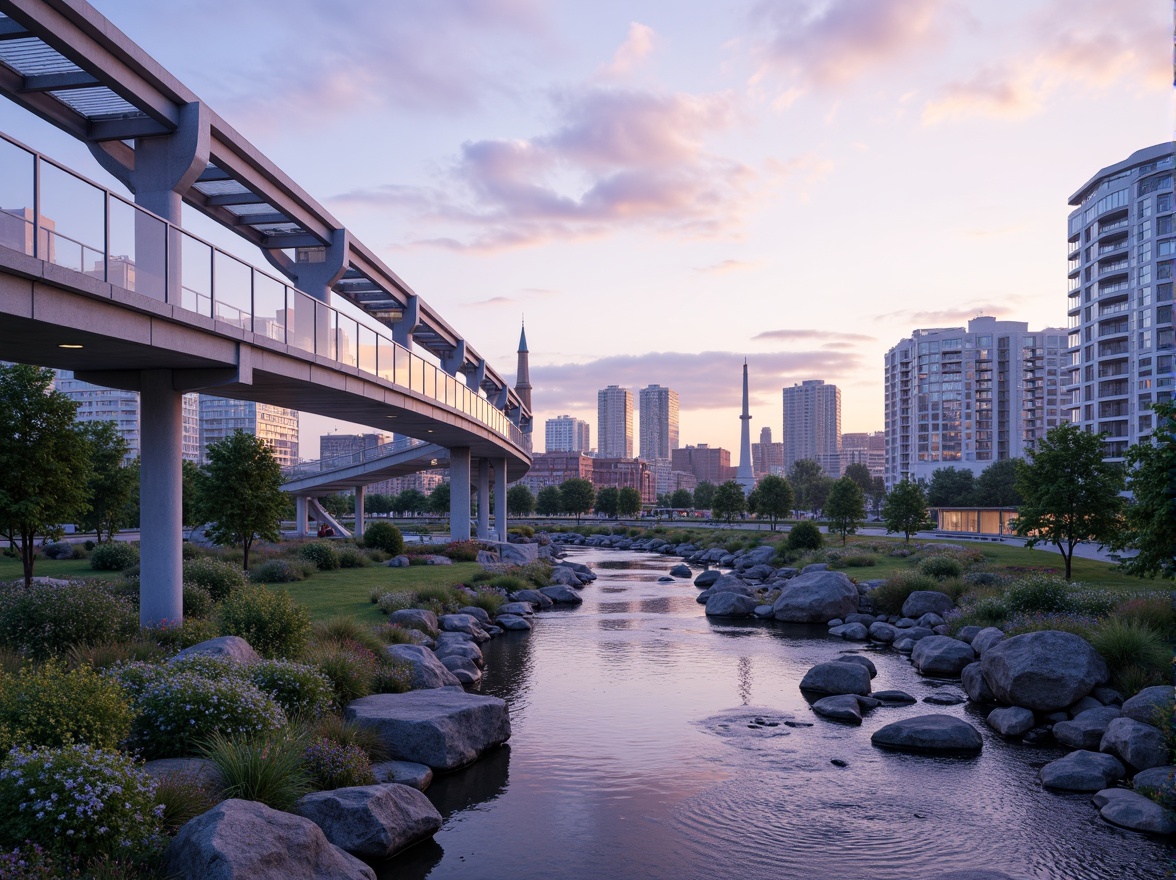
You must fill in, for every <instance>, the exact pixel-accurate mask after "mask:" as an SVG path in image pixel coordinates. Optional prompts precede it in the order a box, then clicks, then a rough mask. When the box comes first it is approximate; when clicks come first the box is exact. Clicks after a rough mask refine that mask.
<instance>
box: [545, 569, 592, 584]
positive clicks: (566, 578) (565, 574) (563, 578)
mask: <svg viewBox="0 0 1176 880" xmlns="http://www.w3.org/2000/svg"><path fill="white" fill-rule="evenodd" d="M561 585H562V586H565V587H582V586H584V582H583V581H582V580H580V576H579V575H577V574H576V573H575V572H574V571H572V570H571V569H570V568H565V567H564V566H562V565H561V566H557V567H556V568H553V569H552V570H551V586H561Z"/></svg>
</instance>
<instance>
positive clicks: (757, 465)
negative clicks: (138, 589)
mask: <svg viewBox="0 0 1176 880" xmlns="http://www.w3.org/2000/svg"><path fill="white" fill-rule="evenodd" d="M751 467H752V471H753V473H754V474H755V478H756V479H757V480H759V479H761V478H763V477H766V476H768V474H775V475H776V476H779V477H782V476H784V473H785V471H784V444H783V443H773V442H772V429H771V428H769V427H766V426H765V427H763V428H760V440H759V443H752V444H751Z"/></svg>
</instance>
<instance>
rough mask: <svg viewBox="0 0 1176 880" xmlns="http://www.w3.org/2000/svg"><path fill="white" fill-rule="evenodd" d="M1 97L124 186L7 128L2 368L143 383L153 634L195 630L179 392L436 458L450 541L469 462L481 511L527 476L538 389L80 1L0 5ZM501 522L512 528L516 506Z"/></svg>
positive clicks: (459, 526) (0, 190)
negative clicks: (442, 461)
mask: <svg viewBox="0 0 1176 880" xmlns="http://www.w3.org/2000/svg"><path fill="white" fill-rule="evenodd" d="M0 94H2V95H3V96H4V97H7V98H9V99H10V100H12V101H13V102H15V103H16V104H18V105H19V106H21V107H23V108H25V109H27V110H28V111H30V112H32V113H35V114H37V115H38V116H40V117H42V118H43V119H46V120H48V121H49V122H51V123H52V124H54V125H56V126H58V127H59V128H61V129H62V130H64V131H66V132H68V133H70V134H72V135H73V136H75V137H77V138H78V139H79V140H82V141H84V142H85V143H86V144H87V145H88V147H89V149H90V151H91V153H92V154H93V155H94V157H95V159H96V160H97V161H98V162H99V163H100V164H101V165H102V167H104V168H105V169H106V170H107V171H109V172H110V173H111V174H113V175H114V176H115V177H116V179H118V180H119V181H120V182H122V183H123V184H125V185H126V187H127V189H128V190H129V191H130V192H131V193H132V194H133V200H130V199H127V198H124V197H123V196H122V195H120V194H118V193H116V192H113V191H110V190H108V189H106V188H104V187H102V186H100V185H98V184H96V183H94V182H93V181H90V180H88V179H87V178H86V177H84V176H83V175H82V174H80V173H78V172H76V171H74V170H72V169H69V168H66V167H65V166H63V165H61V164H58V163H57V162H54V161H53V160H52V159H50V158H49V157H47V156H43V155H40V154H39V153H37V152H36V151H34V150H31V149H29V148H27V147H25V146H23V145H21V144H19V143H17V142H16V141H14V140H12V139H10V138H7V137H5V136H3V135H2V134H0V358H2V359H5V360H11V361H17V362H23V363H31V364H39V365H43V366H49V367H55V368H59V369H69V370H73V371H75V373H77V375H78V378H80V379H83V380H85V381H90V382H94V383H97V384H100V385H106V386H109V387H118V388H126V389H131V390H136V391H139V392H140V420H141V425H140V435H141V448H142V471H141V473H142V485H141V497H142V534H141V538H142V583H143V585H144V586H143V595H142V597H141V598H142V602H141V616H142V619H143V621H144V622H145V623H149V622H155V621H159V620H162V619H170V620H177V619H180V618H181V617H182V604H181V596H182V592H181V574H182V571H181V555H180V545H181V541H182V527H181V523H180V506H179V505H180V496H181V492H180V450H181V438H182V426H181V403H180V401H181V396H182V394H183V393H185V392H189V391H200V390H208V391H211V392H213V393H216V394H218V395H222V396H226V397H233V398H238V399H242V400H252V401H256V402H260V403H269V404H275V405H278V406H285V407H291V408H293V409H298V410H302V411H307V412H313V413H317V414H320V415H324V416H330V417H335V418H339V419H344V420H347V421H351V422H358V423H361V424H365V425H369V426H372V427H373V428H376V429H377V430H384V431H392V432H395V433H396V434H398V435H401V436H405V437H410V438H415V439H416V440H417V441H419V442H421V443H423V444H430V445H434V446H436V447H437V448H438V449H440V450H443V451H444V454H445V456H446V457H447V458H448V460H449V464H450V469H451V474H452V497H453V515H452V516H451V523H452V530H453V533H454V537H468V535H469V530H470V517H469V509H470V505H469V501H470V484H471V479H472V466H473V463H474V462H475V461H476V462H477V464H478V477H477V480H478V492H479V495H480V497H481V498H483V499H484V500H488V496H489V484H490V475H491V473H493V478H494V481H495V483H500V484H502V485H505V484H506V482H508V481H513V480H517V479H518V478H519V477H521V476H522V475H523V474H524V473H526V471H527V469H528V468H529V467H530V461H531V457H530V436H529V432H530V428H531V414H530V412H529V411H528V407H527V405H526V400H525V398H524V397H522V396H520V394H519V392H518V391H516V389H514V388H511V387H510V386H509V385H508V384H507V382H506V381H505V380H504V379H503V378H502V376H501V375H500V374H499V373H498V372H497V371H496V370H494V369H493V367H492V366H491V365H489V364H487V362H486V361H485V359H484V358H483V357H482V356H481V355H479V354H478V352H477V350H476V349H475V348H474V346H473V344H472V343H470V342H468V341H467V340H466V339H465V338H464V337H463V336H461V335H460V334H459V333H458V332H457V331H456V330H455V329H454V328H453V327H452V326H451V325H450V324H449V323H448V322H447V321H445V320H444V319H443V318H442V317H441V316H440V315H439V314H438V313H437V312H436V311H435V310H434V309H433V308H432V307H430V306H429V305H428V303H426V302H425V301H424V299H423V298H422V297H420V296H419V295H418V294H416V293H415V292H414V291H413V290H411V288H409V287H408V285H407V284H405V283H404V282H403V281H402V280H401V279H400V278H399V277H397V276H396V275H395V273H393V272H392V270H391V269H390V268H388V267H387V266H385V265H384V264H383V262H382V261H381V260H380V259H379V258H378V257H377V256H376V255H375V254H374V252H372V251H371V250H370V249H369V248H367V247H366V246H364V245H363V244H362V243H361V242H359V241H358V240H357V239H355V238H354V236H352V235H351V234H350V232H349V231H348V230H347V228H346V227H344V226H343V225H342V224H341V223H339V221H337V220H336V219H335V218H334V217H333V216H331V214H330V213H329V212H327V210H326V209H325V208H324V207H323V206H322V205H321V204H319V203H318V202H317V201H315V200H314V198H313V197H311V196H310V195H309V194H307V193H306V192H304V191H303V190H302V189H301V188H300V187H299V186H298V185H297V184H296V183H295V182H294V181H293V180H291V179H290V178H289V177H288V176H287V175H286V174H285V173H283V172H282V171H281V170H280V169H278V168H277V167H276V166H275V165H274V164H273V163H272V162H271V161H270V160H269V159H268V158H267V157H266V156H264V155H263V154H262V153H261V152H260V151H259V150H258V149H257V148H256V147H255V146H254V145H252V144H251V143H249V142H248V141H246V140H245V139H244V138H243V137H242V136H241V135H239V134H238V133H237V132H236V131H234V130H233V128H232V127H231V126H229V125H228V124H227V123H226V122H225V121H224V120H222V119H221V118H220V117H219V116H217V115H216V114H215V113H214V112H213V111H212V110H211V109H210V108H208V107H207V105H205V104H204V103H203V102H201V101H200V100H199V99H198V98H197V97H196V95H195V94H194V93H193V92H191V91H190V90H189V89H188V88H187V87H186V86H184V85H183V84H182V83H180V82H179V81H178V80H177V79H176V78H175V77H174V76H172V75H171V74H170V73H169V72H168V71H166V70H165V69H164V68H163V67H162V66H161V65H159V64H158V62H156V61H155V60H154V59H153V58H151V57H150V56H149V55H148V54H147V53H146V52H144V50H143V49H141V48H140V47H139V46H137V45H136V44H134V43H133V42H132V41H131V40H130V39H129V38H128V37H126V35H125V34H123V33H122V32H121V31H119V30H118V29H117V28H116V27H115V26H114V25H113V24H112V23H111V22H109V21H107V20H106V19H105V18H104V17H103V16H101V15H100V14H99V13H98V12H97V11H96V10H95V9H94V8H93V7H91V6H90V5H89V4H87V3H85V2H83V0H0ZM327 160H328V161H329V158H328V159H327ZM183 205H187V206H188V208H189V209H194V210H197V211H200V212H201V213H203V214H204V215H206V216H208V217H210V218H212V219H213V220H215V221H217V222H218V223H220V224H222V225H223V226H225V227H226V228H228V229H230V230H232V231H233V232H234V233H236V234H237V235H238V236H240V238H241V239H242V240H243V241H245V242H248V243H249V244H251V245H253V246H256V248H257V253H258V255H259V256H260V257H261V258H262V259H261V260H260V261H259V262H261V263H265V264H267V266H268V269H262V268H260V267H259V266H258V265H255V264H254V263H253V262H251V261H248V260H243V259H241V258H240V257H238V256H237V255H235V254H233V253H229V252H228V251H226V250H224V249H222V248H218V247H216V246H214V245H213V244H212V243H210V242H209V241H206V240H204V239H202V238H200V237H199V236H197V235H195V234H193V233H192V231H191V230H188V229H185V228H184V227H183V226H182V225H181V221H182V217H181V213H182V210H181V209H182V206H183ZM437 457H438V458H439V457H440V456H437ZM352 476H355V475H352ZM353 485H359V484H353ZM505 495H506V493H505V492H499V493H497V496H498V498H499V499H505ZM487 508H488V505H487V504H479V510H486V509H487ZM496 514H497V515H496V528H497V531H499V532H500V533H505V503H504V500H501V501H499V509H498V510H496ZM487 528H488V527H487V526H486V524H485V523H483V522H479V532H482V531H486V530H487Z"/></svg>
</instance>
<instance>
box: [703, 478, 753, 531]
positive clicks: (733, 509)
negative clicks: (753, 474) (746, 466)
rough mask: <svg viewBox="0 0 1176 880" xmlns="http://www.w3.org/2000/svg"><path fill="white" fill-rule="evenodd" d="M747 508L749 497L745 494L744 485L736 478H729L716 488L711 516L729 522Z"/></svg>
mask: <svg viewBox="0 0 1176 880" xmlns="http://www.w3.org/2000/svg"><path fill="white" fill-rule="evenodd" d="M745 510H747V499H746V498H745V497H744V496H743V487H742V486H740V485H739V484H738V483H736V482H735V481H734V480H727V482H725V483H723V485H721V486H719V487H718V489H716V490H715V499H714V501H713V502H712V503H711V516H713V517H714V518H716V519H722V520H726V521H727V522H728V523H729V522H731V520H733V519H734V518H735V517H737V516H739V515H740V514H741V513H743V512H744V511H745Z"/></svg>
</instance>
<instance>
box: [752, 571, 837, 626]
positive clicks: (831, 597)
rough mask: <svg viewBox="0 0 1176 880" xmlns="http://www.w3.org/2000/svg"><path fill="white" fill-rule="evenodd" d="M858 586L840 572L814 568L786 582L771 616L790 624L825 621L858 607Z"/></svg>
mask: <svg viewBox="0 0 1176 880" xmlns="http://www.w3.org/2000/svg"><path fill="white" fill-rule="evenodd" d="M858 598H859V594H858V589H857V586H856V585H855V584H854V583H853V581H851V580H850V579H849V578H848V577H846V576H845V575H844V574H842V573H841V572H839V571H814V572H807V573H806V574H801V575H799V576H797V577H794V578H792V579H790V580H789V581H787V582H786V583H785V584H784V587H783V588H782V589H781V590H780V596H779V598H777V599H776V601H775V602H773V603H772V616H773V617H775V618H776V620H783V621H787V622H789V623H826V622H828V621H830V620H832V619H833V618H835V617H841V618H844V617H845V616H846V615H847V614H851V613H853V612H854V611H857V610H858Z"/></svg>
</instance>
